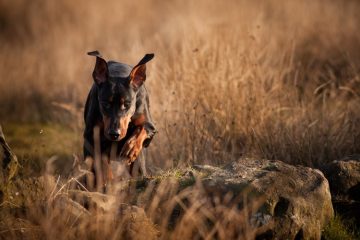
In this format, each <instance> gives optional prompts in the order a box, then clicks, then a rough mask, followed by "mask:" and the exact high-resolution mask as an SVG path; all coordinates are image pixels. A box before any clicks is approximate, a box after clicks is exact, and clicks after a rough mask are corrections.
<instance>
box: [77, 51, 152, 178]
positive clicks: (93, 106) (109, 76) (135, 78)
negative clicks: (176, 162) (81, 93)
mask: <svg viewBox="0 0 360 240" xmlns="http://www.w3.org/2000/svg"><path fill="white" fill-rule="evenodd" d="M88 55H90V56H95V57H96V63H95V68H94V70H93V73H92V77H93V80H94V83H93V86H92V88H91V90H90V92H89V95H88V97H87V100H86V104H85V112H84V119H85V131H84V148H83V150H84V159H86V158H88V157H90V158H92V159H93V160H94V161H93V164H92V171H93V172H94V174H95V182H97V184H99V179H97V178H99V177H101V178H102V179H101V181H104V182H103V183H104V184H106V182H108V181H109V180H111V179H112V172H111V168H110V167H109V162H110V160H118V161H119V160H121V159H122V160H123V159H125V160H126V162H127V164H128V165H129V168H128V170H129V173H130V175H132V174H133V171H135V168H133V166H134V163H135V162H139V164H140V170H141V172H142V174H143V175H146V168H145V158H144V156H143V155H142V151H141V150H142V148H143V147H147V146H149V144H150V142H151V140H152V138H153V136H154V134H155V133H156V128H155V126H154V124H153V122H152V119H151V116H150V112H149V97H148V92H147V90H146V88H145V85H144V82H145V79H146V63H147V62H149V61H150V60H151V59H152V58H153V57H154V54H146V55H145V56H144V57H143V58H142V59H141V60H140V62H139V63H138V64H137V65H136V66H135V67H131V66H130V65H127V64H124V63H119V62H115V61H108V62H107V61H105V60H104V58H103V57H102V56H101V54H100V53H99V52H98V51H93V52H89V53H88ZM96 129H98V130H96ZM97 132H98V133H99V134H98V135H99V136H96V133H97ZM94 139H95V141H94ZM104 157H105V159H106V160H100V162H101V164H99V163H98V165H96V161H97V160H96V158H100V159H104ZM114 158H115V159H114ZM136 159H138V161H135V160H136ZM104 162H106V163H107V167H102V164H103V163H104ZM98 168H100V170H99V169H98ZM104 168H106V169H104ZM138 170H139V169H138Z"/></svg>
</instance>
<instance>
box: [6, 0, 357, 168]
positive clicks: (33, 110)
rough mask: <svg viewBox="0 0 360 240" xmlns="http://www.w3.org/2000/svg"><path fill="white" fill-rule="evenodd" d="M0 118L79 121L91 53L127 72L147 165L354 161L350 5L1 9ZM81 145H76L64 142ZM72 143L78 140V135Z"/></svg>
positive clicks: (17, 4) (24, 5) (13, 4)
mask: <svg viewBox="0 0 360 240" xmlns="http://www.w3.org/2000/svg"><path fill="white" fill-rule="evenodd" d="M0 6H1V8H0V9H1V10H0V11H1V12H0V23H1V26H2V28H1V38H0V41H1V45H0V48H1V50H0V51H1V53H2V54H1V57H0V63H1V64H0V74H1V75H0V76H1V79H2V80H1V82H0V89H1V91H0V92H1V94H0V96H1V97H0V109H1V111H0V116H1V119H3V121H5V122H9V121H15V122H29V121H36V122H38V121H40V122H44V121H60V122H63V123H66V124H69V122H76V123H75V124H74V123H71V124H72V125H75V127H74V128H76V129H78V131H77V133H78V132H81V125H79V124H78V123H79V122H80V123H81V121H82V120H81V114H80V115H79V114H77V115H76V117H71V115H69V114H65V113H63V112H60V114H59V108H58V107H55V106H54V105H53V104H50V103H51V102H54V101H55V102H58V103H59V102H60V103H66V104H69V106H71V107H73V108H74V109H78V111H79V112H81V107H82V106H83V104H84V99H85V97H86V94H87V92H88V90H89V88H90V85H91V84H92V83H91V78H90V72H91V69H92V65H93V60H92V59H90V58H89V57H87V56H86V55H85V53H86V52H87V51H88V50H93V49H99V50H101V51H102V52H103V54H104V55H105V56H106V57H107V58H109V59H118V60H122V61H125V62H128V63H136V62H137V61H138V59H139V58H140V57H142V56H143V54H144V53H146V52H155V53H156V58H155V61H153V62H152V63H151V64H150V68H149V76H150V77H149V79H148V83H147V86H148V88H149V89H150V92H151V106H152V107H151V108H152V110H151V111H152V113H153V115H154V116H153V117H154V119H155V121H156V123H157V126H158V128H159V134H158V136H157V137H156V139H155V141H154V144H152V147H151V148H150V149H151V153H150V155H151V159H152V162H153V163H155V164H157V165H160V166H163V167H171V166H176V165H178V164H191V163H194V162H213V163H222V162H224V161H228V160H231V159H234V158H237V157H239V156H240V155H247V156H249V155H255V156H260V157H264V158H270V159H280V160H284V161H287V162H291V163H296V164H298V163H300V164H305V165H310V166H319V165H321V163H323V162H326V161H329V160H333V159H337V158H340V157H343V156H345V155H348V154H352V153H358V152H359V148H360V144H359V143H358V142H356V139H358V138H359V136H360V130H359V128H358V127H357V126H358V125H359V119H360V115H359V112H360V111H359V104H358V103H359V96H360V79H359V66H360V65H359V59H360V58H359V57H360V56H359V53H360V44H359V43H360V41H359V40H360V34H359V31H358V29H357V28H358V23H359V15H358V14H357V13H358V10H359V8H360V6H359V4H358V3H357V2H356V1H346V2H343V1H336V0H332V1H331V0H329V1H326V0H318V1H301V2H293V1H292V2H288V1H283V2H281V3H279V2H278V1H251V2H249V1H227V2H226V4H224V3H218V2H216V1H210V2H209V1H206V2H205V1H197V2H196V3H195V2H183V1H171V2H167V3H163V2H159V1H155V0H153V1H141V2H133V1H110V2H107V3H106V4H104V3H100V2H96V1H93V2H90V3H89V2H88V1H82V0H80V1H76V2H73V1H61V2H59V1H42V0H36V1H31V3H30V2H27V1H23V0H16V1H10V2H9V1H1V3H0ZM74 137H77V138H79V136H77V135H76V136H74ZM80 140H81V137H80Z"/></svg>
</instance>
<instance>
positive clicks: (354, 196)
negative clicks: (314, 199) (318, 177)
mask: <svg viewBox="0 0 360 240" xmlns="http://www.w3.org/2000/svg"><path fill="white" fill-rule="evenodd" d="M359 160H360V156H356V155H353V156H351V157H347V158H345V159H343V160H339V161H333V162H331V163H330V164H328V165H326V166H325V167H324V169H323V172H324V174H325V176H326V178H327V179H328V181H329V184H330V190H331V194H332V197H333V205H334V208H335V210H336V212H337V213H339V214H341V215H342V216H343V217H344V218H346V219H355V221H356V223H357V224H360V161H359Z"/></svg>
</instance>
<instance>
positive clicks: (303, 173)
mask: <svg viewBox="0 0 360 240" xmlns="http://www.w3.org/2000/svg"><path fill="white" fill-rule="evenodd" d="M194 169H195V170H197V171H199V172H200V173H202V174H203V177H202V178H201V182H202V185H203V187H204V189H205V191H206V193H207V194H208V196H210V197H211V198H212V199H215V200H214V201H219V199H220V201H221V199H224V198H229V196H232V199H233V203H234V201H235V203H237V205H238V207H239V208H242V207H243V206H244V202H245V201H244V200H241V199H244V196H246V197H245V198H246V202H247V203H249V204H248V205H250V203H254V202H259V201H260V202H262V203H261V204H259V207H258V208H257V210H256V211H254V212H253V213H252V215H251V216H250V219H249V220H250V224H251V225H252V226H254V227H257V228H258V229H259V231H258V232H257V234H256V239H321V231H322V229H323V228H324V227H325V225H326V224H327V223H328V221H329V220H330V219H331V218H332V217H333V215H334V212H333V207H332V203H331V195H330V190H329V184H328V181H327V180H326V178H325V177H324V175H323V174H322V173H321V172H320V171H319V170H316V169H311V168H307V167H302V166H291V165H288V164H285V163H283V162H280V161H268V160H253V159H241V160H239V161H238V162H233V163H231V164H228V165H226V166H225V167H223V168H217V167H211V166H194ZM241 196H243V197H241ZM216 199H218V200H216ZM236 201H237V202H236Z"/></svg>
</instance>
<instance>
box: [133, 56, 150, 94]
mask: <svg viewBox="0 0 360 240" xmlns="http://www.w3.org/2000/svg"><path fill="white" fill-rule="evenodd" d="M153 57H154V54H153V53H150V54H146V55H145V56H144V57H143V58H142V59H141V60H140V62H139V63H138V64H137V65H136V66H135V67H134V68H133V69H132V70H131V73H130V85H131V86H132V87H133V88H134V89H138V88H139V87H140V86H141V85H142V84H143V83H144V82H145V80H146V63H147V62H148V61H150V60H151V59H153Z"/></svg>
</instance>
